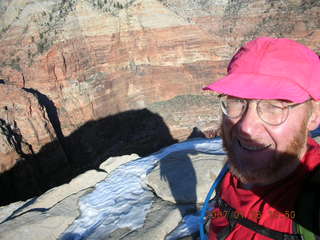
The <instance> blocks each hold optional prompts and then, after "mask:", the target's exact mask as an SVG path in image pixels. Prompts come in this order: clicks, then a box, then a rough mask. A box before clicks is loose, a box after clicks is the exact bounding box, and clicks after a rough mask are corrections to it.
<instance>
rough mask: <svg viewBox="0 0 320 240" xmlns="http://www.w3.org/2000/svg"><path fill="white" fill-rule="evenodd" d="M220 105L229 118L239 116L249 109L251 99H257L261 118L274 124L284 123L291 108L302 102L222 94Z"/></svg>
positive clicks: (257, 108)
mask: <svg viewBox="0 0 320 240" xmlns="http://www.w3.org/2000/svg"><path fill="white" fill-rule="evenodd" d="M219 98H220V107H221V109H222V112H223V113H224V115H226V116H227V117H228V118H239V117H241V116H242V115H243V113H244V112H245V111H246V110H247V108H248V104H249V101H257V106H256V110H257V113H258V116H259V117H260V119H261V120H262V121H263V122H265V123H267V124H269V125H272V126H278V125H280V124H282V123H284V122H285V121H286V120H287V118H288V116H289V109H290V108H294V107H296V106H298V105H300V104H302V103H295V104H288V102H286V101H281V100H251V99H243V98H236V97H232V96H228V95H220V96H219Z"/></svg>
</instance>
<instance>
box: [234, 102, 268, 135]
mask: <svg viewBox="0 0 320 240" xmlns="http://www.w3.org/2000/svg"><path fill="white" fill-rule="evenodd" d="M256 108H257V102H256V101H250V102H249V104H248V107H247V109H246V111H245V112H244V113H243V115H242V117H241V119H240V120H239V122H238V123H237V129H238V134H239V135H240V136H241V137H243V138H247V139H251V138H254V136H256V135H258V133H259V130H260V128H261V127H262V122H261V120H260V118H259V116H258V113H257V111H256Z"/></svg>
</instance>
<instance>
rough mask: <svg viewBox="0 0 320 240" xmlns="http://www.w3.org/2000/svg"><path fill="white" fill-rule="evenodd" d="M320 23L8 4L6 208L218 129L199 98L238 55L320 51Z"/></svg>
mask: <svg viewBox="0 0 320 240" xmlns="http://www.w3.org/2000/svg"><path fill="white" fill-rule="evenodd" d="M319 15H320V2H319V1H318V0H287V1H269V0H215V1H203V0H70V1H65V0H57V1H53V0H45V1H35V0H11V1H9V0H4V1H1V2H0V23H1V24H0V39H1V41H0V89H1V91H0V95H1V103H0V124H1V125H0V129H1V131H0V142H1V144H0V156H1V159H0V172H3V173H2V174H1V175H0V184H1V188H2V189H3V190H4V191H6V192H8V194H7V195H6V196H1V198H2V199H0V202H1V203H8V202H10V201H16V200H18V199H23V198H27V197H30V196H32V195H33V194H39V193H41V192H43V191H44V190H46V189H48V188H50V187H52V186H56V185H59V184H61V183H63V182H65V181H69V180H70V179H71V178H72V177H74V176H76V175H77V174H79V173H80V172H83V171H84V170H86V169H88V168H94V167H97V166H99V163H101V161H103V160H105V159H106V158H108V157H110V156H116V155H122V154H130V153H138V154H140V155H146V154H149V153H151V152H154V151H157V150H159V149H160V148H161V147H163V146H166V145H168V144H172V143H174V142H176V141H179V140H180V141H181V140H184V139H186V138H187V137H188V136H190V135H193V136H200V135H201V131H205V130H208V129H211V130H214V131H215V130H216V129H218V126H219V110H218V106H217V100H216V97H215V95H214V94H212V93H207V92H203V91H202V90H201V89H202V87H204V86H206V85H207V84H209V83H211V82H212V81H214V80H216V79H218V78H219V77H221V76H223V75H224V74H225V72H226V66H227V63H228V61H229V60H230V58H231V56H232V55H233V54H234V52H235V51H236V49H237V48H239V46H241V45H242V44H243V43H244V42H246V41H248V40H251V39H253V38H255V37H257V36H274V37H288V38H292V39H295V40H297V41H299V42H301V43H304V44H306V45H307V46H309V47H310V48H312V49H314V50H315V51H316V52H318V53H319V52H320V41H319V40H320V18H319ZM199 129H200V131H199ZM30 176H32V177H30ZM26 179H28V180H26ZM26 189H28V190H26ZM9 192H10V193H9Z"/></svg>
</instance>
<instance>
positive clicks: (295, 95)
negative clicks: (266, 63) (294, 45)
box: [203, 73, 310, 103]
mask: <svg viewBox="0 0 320 240" xmlns="http://www.w3.org/2000/svg"><path fill="white" fill-rule="evenodd" d="M203 90H211V91H215V92H218V93H221V94H227V95H230V96H234V97H240V98H248V99H281V100H288V101H291V102H295V103H301V102H304V101H306V100H308V99H309V98H310V96H309V95H308V94H307V93H306V92H305V91H304V90H303V89H302V88H301V87H300V86H299V85H297V84H296V83H294V82H292V81H290V80H289V79H285V78H280V77H273V76H267V75H257V74H246V73H241V74H239V73H234V74H229V75H228V76H226V77H224V78H221V79H219V80H218V81H216V82H214V83H212V84H210V85H209V86H207V87H204V88H203Z"/></svg>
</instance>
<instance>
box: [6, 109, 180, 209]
mask: <svg viewBox="0 0 320 240" xmlns="http://www.w3.org/2000/svg"><path fill="white" fill-rule="evenodd" d="M176 142H177V140H175V139H174V138H173V137H172V136H171V134H170V131H169V129H168V127H167V126H166V124H165V122H164V121H163V119H162V118H161V116H159V115H158V114H155V113H152V112H151V111H149V110H148V109H141V110H131V111H126V112H121V113H118V114H115V115H111V116H108V117H105V118H102V119H99V120H96V121H89V122H87V123H85V124H84V125H82V126H81V127H80V128H79V129H77V130H76V131H74V132H73V133H72V134H70V135H69V136H66V137H64V141H63V142H60V141H59V140H58V139H57V140H55V141H53V142H51V143H49V144H46V145H45V146H43V147H42V148H41V150H40V151H39V152H38V153H36V154H28V155H24V156H21V159H20V160H19V161H18V162H17V164H16V165H15V166H14V167H13V168H12V169H11V170H9V171H7V172H4V173H2V174H1V175H0V189H1V192H2V193H3V194H1V195H0V205H6V204H9V203H11V202H15V201H21V200H26V199H28V198H31V197H35V196H38V195H40V194H42V193H44V192H45V191H47V190H48V189H50V188H53V187H55V186H58V185H61V184H64V183H67V182H69V181H70V180H71V179H72V178H74V177H75V176H77V175H79V174H81V173H83V172H85V171H87V170H89V169H97V170H100V169H99V165H100V164H101V163H102V162H103V161H105V160H106V159H108V158H109V157H112V156H122V155H127V154H132V153H136V154H138V155H139V156H141V157H143V156H147V155H149V154H151V153H153V152H156V151H158V150H160V149H161V148H163V147H165V146H168V145H171V144H173V143H176ZM61 145H63V147H62V146H61ZM65 149H67V151H68V154H66V153H65Z"/></svg>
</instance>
